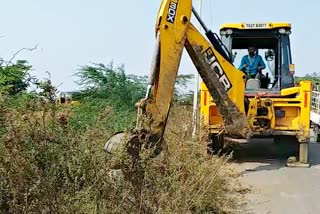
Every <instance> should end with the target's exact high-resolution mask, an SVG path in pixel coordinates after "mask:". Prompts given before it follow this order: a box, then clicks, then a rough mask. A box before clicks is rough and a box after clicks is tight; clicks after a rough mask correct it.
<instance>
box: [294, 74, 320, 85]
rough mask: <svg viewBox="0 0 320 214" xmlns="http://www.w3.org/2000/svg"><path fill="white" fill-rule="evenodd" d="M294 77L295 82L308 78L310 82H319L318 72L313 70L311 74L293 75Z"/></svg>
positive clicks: (319, 75)
mask: <svg viewBox="0 0 320 214" xmlns="http://www.w3.org/2000/svg"><path fill="white" fill-rule="evenodd" d="M294 79H295V81H296V82H300V81H302V80H310V81H312V83H320V74H319V73H316V72H313V73H312V74H306V75H305V76H303V77H298V76H296V77H294Z"/></svg>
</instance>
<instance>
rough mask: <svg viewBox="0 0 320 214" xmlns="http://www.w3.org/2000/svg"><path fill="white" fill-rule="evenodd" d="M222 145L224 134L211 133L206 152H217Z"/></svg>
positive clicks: (213, 153) (220, 149) (214, 153)
mask: <svg viewBox="0 0 320 214" xmlns="http://www.w3.org/2000/svg"><path fill="white" fill-rule="evenodd" d="M223 147H224V136H223V135H212V136H211V137H210V142H209V143H208V147H207V148H208V154H211V155H216V154H219V153H220V152H221V151H222V149H223Z"/></svg>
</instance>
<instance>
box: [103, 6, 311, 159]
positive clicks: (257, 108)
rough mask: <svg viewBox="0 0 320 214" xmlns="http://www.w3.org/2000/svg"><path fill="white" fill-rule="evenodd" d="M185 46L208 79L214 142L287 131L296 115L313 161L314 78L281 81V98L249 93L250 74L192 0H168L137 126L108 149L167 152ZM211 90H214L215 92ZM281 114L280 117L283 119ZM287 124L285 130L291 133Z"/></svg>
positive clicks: (206, 112)
mask: <svg viewBox="0 0 320 214" xmlns="http://www.w3.org/2000/svg"><path fill="white" fill-rule="evenodd" d="M192 12H193V14H194V15H195V17H196V18H197V20H198V21H199V22H200V24H201V25H202V27H203V29H204V30H205V34H206V38H205V37H204V36H203V35H202V34H201V33H200V32H199V31H198V30H197V29H196V28H195V27H194V25H193V24H192V23H191V22H190V19H191V14H192ZM184 48H186V50H187V52H188V54H189V56H190V58H191V59H192V61H193V63H194V65H195V66H196V68H197V71H198V72H199V74H200V76H201V78H202V80H203V83H204V85H203V88H202V89H203V90H202V95H201V96H202V101H201V102H204V100H205V99H207V101H206V102H210V104H209V103H206V104H207V105H206V106H205V107H203V108H202V110H201V112H202V116H203V118H204V121H207V122H206V123H207V124H209V125H210V127H208V128H210V131H211V133H210V136H211V137H212V138H213V139H214V141H213V143H221V142H222V141H223V140H224V139H225V138H229V140H230V139H231V140H232V139H237V140H239V139H240V140H248V139H250V138H251V137H253V136H254V135H257V134H258V135H259V134H260V133H262V132H263V131H264V130H267V129H268V130H271V129H272V128H274V127H275V126H277V127H279V128H280V129H281V130H283V129H284V128H285V127H286V126H287V125H288V123H289V122H286V121H287V119H289V120H291V121H292V120H294V122H290V123H294V124H295V126H292V130H290V131H292V133H294V134H298V133H303V134H301V135H298V136H299V137H300V138H299V140H300V141H299V143H300V156H299V162H298V163H300V164H307V162H308V161H307V152H308V150H307V148H308V147H307V146H308V144H307V143H308V140H309V138H308V137H309V135H308V134H307V133H308V131H309V126H308V124H309V117H308V114H309V112H310V102H309V101H310V87H309V83H308V82H304V83H302V85H301V86H299V87H291V88H286V89H282V88H281V86H280V87H279V91H278V92H277V93H276V98H275V99H276V101H275V100H274V99H273V98H272V99H271V98H265V93H264V92H263V93H261V92H260V91H254V90H253V91H251V92H252V93H250V94H247V92H246V86H247V85H248V82H247V81H246V75H245V73H244V72H242V71H240V70H238V69H237V68H235V67H234V66H233V64H232V63H233V58H234V57H233V55H232V54H231V52H230V48H228V46H226V45H224V44H223V43H222V41H221V40H220V39H219V37H218V36H217V35H216V34H215V33H213V32H211V31H210V30H208V29H207V27H206V26H205V24H204V23H203V21H202V20H201V19H200V17H199V15H198V14H197V13H196V11H195V10H194V9H193V7H192V0H163V1H162V3H161V6H160V10H159V13H158V16H157V23H156V47H155V50H154V56H153V61H152V66H151V72H150V76H149V80H148V88H147V92H146V97H145V98H143V99H141V100H140V101H139V102H138V103H137V105H136V106H137V108H138V116H137V125H136V128H135V129H134V130H133V131H132V132H129V133H123V132H120V133H116V134H115V135H113V136H111V137H110V138H109V139H108V141H107V143H106V145H105V150H106V151H107V152H108V153H111V154H113V153H114V152H115V150H116V149H117V148H119V146H121V145H124V146H125V148H127V151H128V153H129V154H130V155H132V156H136V155H138V153H139V149H140V148H141V147H142V146H152V147H154V148H157V149H155V151H156V153H157V152H159V151H161V147H162V144H163V134H164V131H165V127H166V123H167V119H168V114H169V110H170V105H171V101H172V95H173V91H174V84H175V79H176V76H177V72H178V68H179V64H180V61H181V55H182V51H183V49H184ZM280 64H281V62H280ZM281 69H283V68H280V70H281ZM282 74H283V73H282V70H281V72H278V78H279V79H280V81H281V79H282V78H283V77H282V76H281V75H282ZM280 83H281V82H280ZM251 85H254V84H251ZM205 93H209V94H208V95H210V97H209V96H208V95H205ZM206 96H207V98H206ZM211 98H212V99H213V100H214V102H213V101H212V100H211ZM275 104H276V105H275ZM278 119H279V120H280V122H277V120H278ZM286 128H287V127H286ZM286 128H285V130H284V131H282V132H281V134H286V130H287V129H286ZM288 133H289V132H288ZM290 133H291V132H290ZM142 142H143V143H142ZM145 144H147V145H145Z"/></svg>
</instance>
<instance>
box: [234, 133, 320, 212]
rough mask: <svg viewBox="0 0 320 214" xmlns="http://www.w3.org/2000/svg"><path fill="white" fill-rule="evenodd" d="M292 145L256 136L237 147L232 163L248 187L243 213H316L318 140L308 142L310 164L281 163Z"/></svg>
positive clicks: (319, 188)
mask: <svg viewBox="0 0 320 214" xmlns="http://www.w3.org/2000/svg"><path fill="white" fill-rule="evenodd" d="M312 139H313V138H312ZM296 148H297V147H296V146H295V145H287V144H286V143H284V145H277V144H275V143H274V142H273V140H272V139H267V140H265V139H258V140H255V141H253V142H252V143H249V144H243V145H241V146H240V147H239V148H238V149H237V151H236V152H235V160H234V161H235V163H234V164H233V165H234V166H235V168H236V169H237V170H238V171H239V172H240V173H241V178H240V179H241V181H242V182H243V184H244V185H247V186H248V187H250V189H251V191H250V192H249V193H247V194H246V196H245V198H246V199H247V200H248V201H249V202H248V208H247V210H244V211H243V213H248V214H249V213H250V214H251V213H254V214H269V213H272V214H286V213H288V214H289V213H290V214H308V213H312V214H313V213H315V214H316V213H320V203H319V202H318V201H319V196H320V144H316V143H314V142H311V144H310V163H311V167H310V168H287V167H286V166H285V163H286V160H287V158H288V157H289V156H291V155H293V154H295V152H296V151H297V149H296Z"/></svg>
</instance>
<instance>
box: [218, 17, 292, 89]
mask: <svg viewBox="0 0 320 214" xmlns="http://www.w3.org/2000/svg"><path fill="white" fill-rule="evenodd" d="M290 34H291V25H290V24H289V23H260V24H248V23H240V24H224V25H223V26H222V27H221V30H220V35H221V40H222V43H223V44H224V45H225V47H226V48H227V49H228V51H229V53H231V55H232V57H231V58H232V63H233V64H234V66H235V67H239V65H240V63H241V60H242V57H243V56H245V55H247V54H248V47H249V46H251V45H252V44H254V46H255V47H256V54H259V55H260V56H261V57H262V58H263V61H264V64H265V65H266V68H265V69H264V70H262V74H261V75H258V76H257V77H256V78H254V79H248V80H247V82H246V95H248V94H256V93H257V92H262V91H264V92H267V93H268V94H274V95H277V94H280V91H281V89H285V88H290V87H294V78H293V75H294V65H293V64H292V57H291V49H290V38H289V36H290ZM239 72H242V71H240V70H239Z"/></svg>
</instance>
